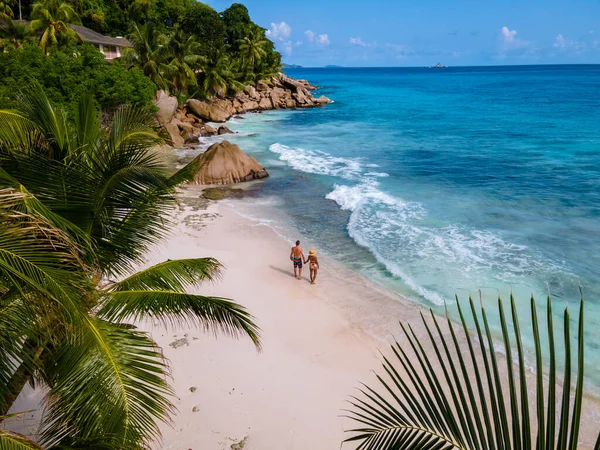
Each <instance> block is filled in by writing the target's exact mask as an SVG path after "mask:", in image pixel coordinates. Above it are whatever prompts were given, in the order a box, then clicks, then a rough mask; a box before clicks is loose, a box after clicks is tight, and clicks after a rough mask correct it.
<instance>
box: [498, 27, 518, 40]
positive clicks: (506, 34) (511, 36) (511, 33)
mask: <svg viewBox="0 0 600 450" xmlns="http://www.w3.org/2000/svg"><path fill="white" fill-rule="evenodd" d="M500 33H501V34H502V39H504V42H514V41H515V38H516V36H517V30H509V29H508V27H502V28H500Z"/></svg>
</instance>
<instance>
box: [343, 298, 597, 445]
mask: <svg viewBox="0 0 600 450" xmlns="http://www.w3.org/2000/svg"><path fill="white" fill-rule="evenodd" d="M457 304H458V312H459V315H460V320H461V326H460V327H459V328H462V330H463V332H464V338H460V337H458V336H457V334H456V332H455V325H454V324H453V323H452V321H451V320H450V319H449V318H448V316H447V317H446V320H445V321H446V322H447V329H448V331H449V333H448V332H444V331H442V328H441V326H440V324H439V322H438V319H437V318H436V317H435V315H434V314H433V311H431V320H430V321H428V320H426V319H425V316H424V315H423V314H421V317H422V319H423V324H424V326H425V329H426V330H427V333H428V337H429V339H428V341H429V342H428V344H429V345H427V346H425V342H423V341H422V340H421V339H419V338H418V337H417V336H416V334H415V333H414V331H413V329H412V328H411V327H410V325H408V327H406V326H405V325H404V324H402V323H401V324H400V325H401V327H402V331H403V332H404V335H405V337H406V341H407V344H404V345H401V344H400V343H398V342H396V343H395V344H393V345H392V346H391V350H392V352H393V355H394V356H393V358H387V357H385V356H384V357H383V363H382V364H383V368H384V370H385V372H386V376H385V377H384V376H379V375H378V376H377V378H378V381H379V386H380V387H382V388H383V389H382V391H381V392H378V391H377V390H375V389H374V388H371V387H369V386H367V385H365V386H364V388H362V389H360V392H361V393H362V396H361V398H358V397H353V399H352V401H351V402H350V403H351V404H352V406H353V408H352V410H351V411H349V417H350V418H351V419H353V420H355V421H356V422H358V423H359V424H360V428H356V429H353V430H350V431H349V432H350V433H352V434H353V436H352V437H350V438H349V439H347V441H356V442H358V443H359V445H358V447H357V448H358V449H362V450H395V449H415V450H416V449H422V450H426V449H438V450H442V449H443V450H450V449H459V450H479V449H483V450H488V449H494V450H495V449H498V450H513V449H522V450H533V449H534V448H536V449H538V450H554V449H557V450H567V449H569V450H576V448H577V444H578V436H579V423H580V419H581V406H582V399H583V387H584V331H583V327H584V302H583V300H581V303H580V309H579V320H578V335H577V361H576V370H577V379H576V387H575V392H574V400H573V401H572V402H571V363H572V361H571V334H570V327H571V324H570V318H569V311H568V308H565V311H564V325H563V328H564V343H565V361H564V379H563V382H562V384H559V383H558V382H557V379H556V375H557V374H556V366H557V358H556V353H555V342H554V325H553V315H552V302H551V300H550V296H548V301H547V321H546V323H547V334H545V333H544V335H547V336H548V349H549V350H548V353H549V355H548V360H549V373H548V381H547V382H546V380H545V379H544V365H543V360H544V359H543V356H542V345H541V336H542V333H541V332H540V328H539V327H540V324H539V322H538V317H537V307H536V303H535V301H534V299H533V297H532V298H531V321H532V324H533V339H534V343H535V357H536V363H535V364H536V367H535V390H534V392H535V403H533V402H530V398H529V390H528V387H527V381H528V380H527V373H526V371H527V369H526V367H525V360H524V351H523V346H522V342H521V332H520V328H519V318H518V317H517V309H516V304H515V299H514V298H513V297H512V295H511V299H510V309H511V312H510V320H511V323H512V327H511V328H512V330H509V326H508V324H507V322H508V321H507V317H506V314H505V312H504V306H503V302H502V300H501V299H498V309H499V315H500V321H501V325H502V338H503V341H504V348H505V350H506V363H505V367H504V368H502V367H501V366H500V365H499V364H498V360H497V357H496V352H495V351H494V341H493V339H492V335H491V333H490V328H489V325H488V321H487V316H486V312H485V308H484V307H483V305H481V311H480V313H481V314H480V315H478V314H477V311H476V308H475V305H474V302H473V300H472V299H470V312H471V316H472V319H473V323H474V327H475V330H476V332H475V333H474V334H473V333H472V330H471V331H470V330H469V327H468V326H467V321H466V319H465V316H464V315H463V311H462V308H461V306H460V303H458V300H457ZM480 316H481V318H480ZM480 320H481V321H482V322H483V328H484V331H482V328H481V325H480ZM432 325H433V327H432ZM475 342H476V343H477V344H475V345H474V343H475ZM465 345H466V346H467V347H468V352H467V350H466V349H465ZM490 349H491V350H490ZM411 350H412V351H411ZM513 351H516V354H517V358H516V359H517V360H518V364H513V361H514V360H513V357H512V355H513ZM515 366H516V369H517V370H515ZM560 385H562V388H563V392H562V401H561V405H559V407H558V408H557V401H556V399H557V397H556V391H557V388H558V387H559V386H560ZM545 386H546V388H545ZM546 398H547V399H548V400H547V403H546V401H545V399H546ZM530 410H532V411H531V413H530ZM509 411H510V412H509ZM532 416H533V417H532ZM557 426H558V429H557ZM599 446H600V434H599V435H598V440H597V443H596V446H595V449H598V448H599Z"/></svg>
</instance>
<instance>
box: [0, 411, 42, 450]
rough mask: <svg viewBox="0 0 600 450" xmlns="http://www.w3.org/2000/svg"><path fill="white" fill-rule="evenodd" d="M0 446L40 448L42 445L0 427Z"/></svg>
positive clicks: (19, 449)
mask: <svg viewBox="0 0 600 450" xmlns="http://www.w3.org/2000/svg"><path fill="white" fill-rule="evenodd" d="M0 419H1V417H0ZM0 448H1V449H2V450H42V447H40V446H39V445H38V444H36V443H35V442H33V441H32V440H30V439H27V438H26V437H25V436H23V435H22V434H18V433H13V432H11V431H8V430H3V429H2V428H0Z"/></svg>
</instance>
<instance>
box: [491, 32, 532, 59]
mask: <svg viewBox="0 0 600 450" xmlns="http://www.w3.org/2000/svg"><path fill="white" fill-rule="evenodd" d="M498 36H499V38H498V39H499V53H498V55H497V58H505V57H506V56H507V53H512V54H513V56H516V55H515V51H516V50H519V49H521V53H522V52H525V53H524V54H528V53H529V52H530V51H531V45H530V44H531V42H529V41H525V40H523V39H520V38H518V37H517V30H511V29H510V28H508V27H506V26H504V27H502V28H500V30H499V34H498Z"/></svg>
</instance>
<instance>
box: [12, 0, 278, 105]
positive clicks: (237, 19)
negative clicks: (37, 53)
mask: <svg viewBox="0 0 600 450" xmlns="http://www.w3.org/2000/svg"><path fill="white" fill-rule="evenodd" d="M22 3H23V4H22V5H21V6H22V11H23V13H24V16H23V17H24V19H25V20H28V21H29V22H25V23H24V22H20V21H16V20H14V9H15V5H13V3H12V2H11V0H4V2H3V3H0V50H3V51H0V54H2V63H3V64H2V67H1V68H0V72H3V73H0V99H2V97H5V99H6V101H7V102H12V101H13V97H14V95H15V93H16V92H17V90H15V89H14V85H15V84H16V85H17V86H19V87H21V86H24V85H26V84H29V83H30V82H32V81H34V80H35V81H37V82H39V83H41V84H42V85H43V86H44V87H47V88H53V89H54V88H56V87H55V86H54V84H55V83H52V82H49V83H47V82H46V77H44V76H41V77H40V76H39V73H37V72H38V71H37V70H36V69H37V68H38V67H39V64H38V62H39V61H35V64H34V61H32V60H31V58H32V53H33V50H31V47H33V46H38V47H40V48H41V50H42V53H43V54H45V55H47V56H48V58H52V59H53V60H57V59H59V60H63V61H66V60H72V61H67V62H66V64H67V65H69V66H77V65H78V63H77V62H76V61H75V60H81V59H82V54H83V56H84V57H87V58H91V59H93V57H92V56H91V54H92V53H94V52H96V53H97V54H98V61H100V60H101V59H102V55H101V54H100V52H99V50H97V49H93V47H92V46H90V45H89V44H83V43H82V40H81V37H80V36H79V34H78V33H77V32H76V31H75V30H74V29H73V28H72V25H75V24H83V25H85V26H87V27H90V28H91V29H93V30H96V31H98V32H100V33H104V34H106V35H109V36H125V37H127V38H128V39H129V41H130V42H131V44H132V48H130V49H125V51H124V52H123V57H122V58H121V61H117V62H115V63H113V65H116V66H117V69H114V70H113V71H114V72H115V73H116V72H119V75H118V76H119V77H122V78H127V77H128V75H125V74H123V73H124V72H129V71H132V72H134V73H135V72H136V71H138V70H139V71H141V72H142V73H143V74H144V75H145V76H146V77H147V78H148V79H149V81H150V82H151V85H152V86H153V87H154V90H156V88H158V89H164V90H167V91H169V92H170V93H171V94H174V95H177V96H178V97H179V98H180V99H181V100H185V99H186V98H188V97H191V96H195V97H213V96H224V95H227V94H232V93H235V92H236V91H239V90H240V89H243V87H244V86H245V85H247V84H253V83H256V82H257V81H259V80H261V79H267V78H269V77H271V76H273V75H275V74H277V72H278V71H279V69H280V68H281V55H280V54H279V53H278V52H277V51H276V50H275V47H274V44H273V42H272V41H270V40H269V39H267V38H266V34H265V31H266V30H265V29H264V28H262V27H260V26H258V25H256V24H255V23H254V22H252V20H251V19H250V15H249V14H248V10H247V9H246V7H245V6H244V5H242V4H239V3H234V4H233V5H231V6H230V7H229V8H227V9H226V10H225V11H223V12H221V13H218V12H217V11H215V10H214V9H213V8H211V7H210V6H208V5H205V4H203V3H200V2H197V1H195V0H177V1H167V0H151V1H147V0H124V1H119V2H114V1H109V0H85V1H84V0H39V1H38V2H36V3H32V2H30V1H29V0H22ZM27 23H28V25H27ZM84 47H89V48H88V49H83V48H84ZM47 64H49V63H47ZM47 64H43V65H47ZM96 68H97V67H96ZM97 69H98V71H100V72H103V71H108V69H106V70H102V69H100V68H97ZM14 72H16V73H14ZM64 73H67V71H66V70H65V71H64ZM50 74H53V71H50ZM136 77H137V74H136V75H132V76H131V78H136ZM72 78H76V79H77V80H79V81H80V82H81V86H79V88H78V89H76V94H74V95H69V94H63V95H66V96H67V97H72V98H74V99H75V103H76V102H77V101H78V99H79V98H80V97H81V96H82V95H87V94H94V96H96V97H98V96H101V95H103V94H102V92H101V90H100V89H99V88H98V84H97V82H98V80H97V79H94V82H91V81H89V80H91V79H90V78H88V77H86V76H83V74H76V75H75V76H73V77H72ZM93 78H97V77H93ZM88 81H89V82H88ZM110 81H111V82H113V81H114V80H110ZM109 84H111V85H112V86H117V85H120V86H123V85H131V83H108V82H107V83H106V86H102V87H103V88H104V89H105V90H108V91H111V94H114V92H113V91H114V90H116V89H118V88H111V86H108V85H109ZM64 90H65V91H66V90H67V89H64ZM148 90H150V89H148ZM135 91H140V89H139V88H138V89H135ZM141 92H142V94H141V95H140V96H139V97H143V99H142V98H137V99H135V98H132V95H131V94H130V93H126V92H123V93H122V96H121V93H119V94H117V95H116V96H114V97H113V98H112V99H111V102H103V101H102V100H101V99H99V98H96V101H97V102H98V105H99V106H100V107H102V108H104V109H110V108H111V107H113V106H115V105H119V104H125V103H127V104H134V105H139V106H144V105H146V104H148V103H150V102H151V100H152V96H151V95H148V93H147V90H146V89H142V90H141ZM3 94H4V95H3ZM51 95H54V94H51ZM111 97H112V96H111ZM52 98H53V100H55V101H57V102H60V101H61V99H60V98H58V96H53V97H52ZM109 103H112V104H109ZM68 107H69V108H70V110H71V112H72V113H74V104H73V103H70V105H69V106H68Z"/></svg>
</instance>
